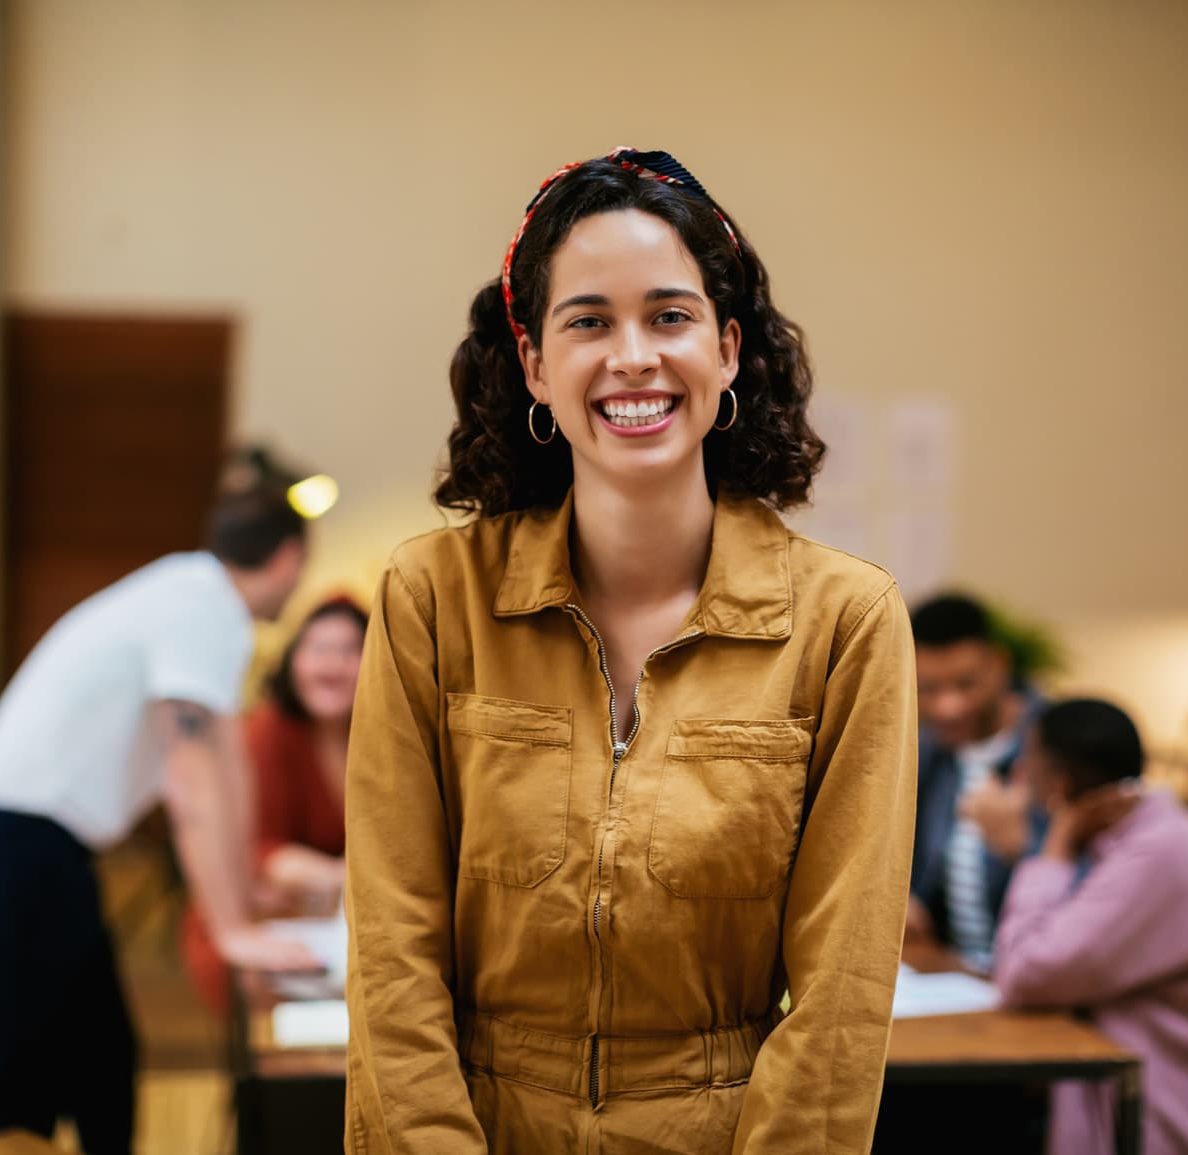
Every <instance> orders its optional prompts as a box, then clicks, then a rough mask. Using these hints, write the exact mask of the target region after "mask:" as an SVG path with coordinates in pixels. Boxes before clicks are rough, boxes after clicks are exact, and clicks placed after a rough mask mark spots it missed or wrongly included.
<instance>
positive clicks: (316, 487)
mask: <svg viewBox="0 0 1188 1155" xmlns="http://www.w3.org/2000/svg"><path fill="white" fill-rule="evenodd" d="M337 500H338V482H337V481H335V480H334V478H333V477H331V476H330V475H329V474H326V473H315V474H314V475H313V477H306V478H304V479H303V480H301V481H299V482H297V484H296V485H290V486H289V504H290V505H291V506H292V507H293V508H294V509H295V510H296V511H297V512H298V513H299V514H301V516H302V517H307V518H309V519H311V520H312V519H313V518H315V517H321V516H322V514H324V513H325V512H326V511H327V510H328V509H330V508H331V507H332V506H333V505H334V503H335V502H336V501H337Z"/></svg>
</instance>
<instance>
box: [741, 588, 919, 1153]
mask: <svg viewBox="0 0 1188 1155" xmlns="http://www.w3.org/2000/svg"><path fill="white" fill-rule="evenodd" d="M856 613H857V620H856V621H853V620H852V619H851V621H852V624H848V625H847V622H846V620H845V619H843V621H842V623H841V626H840V631H839V632H840V638H841V640H840V643H839V644H838V645H837V647H836V649H835V656H834V658H833V661H832V669H831V672H830V673H829V675H828V678H827V680H826V684H825V690H824V695H823V698H822V705H821V716H820V719H819V722H818V727H817V734H816V741H815V744H814V750H813V755H812V759H811V761H810V764H809V783H808V788H807V790H808V797H807V799H806V803H807V805H808V807H809V809H808V816H807V818H806V820H805V822H804V826H803V831H802V835H801V843H800V848H799V852H798V854H797V857H796V861H795V864H794V867H793V870H792V878H791V882H790V885H789V890H788V897H787V904H786V907H785V910H784V929H783V955H784V965H785V968H786V970H787V975H788V985H789V993H790V997H791V1010H790V1012H789V1014H788V1016H787V1017H786V1018H785V1019H784V1020H783V1021H782V1022H780V1023H779V1025H778V1026H777V1027H776V1028H775V1030H774V1031H773V1032H772V1034H771V1035H770V1036H769V1037H768V1038H767V1040H766V1041H765V1042H764V1044H763V1046H762V1047H761V1048H760V1050H759V1054H758V1056H757V1058H756V1062H755V1068H754V1071H753V1072H752V1076H751V1082H750V1085H749V1087H748V1089H747V1092H746V1095H745V1098H744V1100H743V1107H742V1114H741V1117H740V1120H739V1124H738V1129H737V1131H736V1133H735V1140H734V1153H735V1155H760V1153H762V1155H775V1153H776V1152H779V1153H780V1155H809V1153H810V1152H811V1153H812V1155H825V1153H826V1152H828V1153H829V1155H842V1153H843V1152H844V1153H847V1155H849V1153H854V1155H859V1153H861V1152H865V1151H868V1150H869V1149H870V1144H871V1140H872V1136H873V1132H874V1123H875V1117H876V1115H877V1112H878V1106H879V1096H880V1092H881V1089H882V1083H883V1068H884V1065H885V1063H886V1057H887V1044H888V1039H889V1036H890V1028H891V1003H892V999H893V996H894V993H895V980H896V975H897V973H898V967H899V956H900V950H901V947H902V942H903V926H904V917H905V914H906V910H907V899H908V880H909V875H910V870H911V859H912V840H913V828H914V820H915V794H916V777H917V768H916V677H915V659H914V650H913V645H912V634H911V625H910V622H909V620H908V616H907V611H906V610H905V608H904V605H903V601H902V599H901V597H900V596H899V591H898V589H897V588H896V587H895V585H894V583H891V584H889V585H888V586H886V587H884V588H883V589H882V591H881V592H879V593H876V594H875V595H874V598H873V601H870V602H868V603H867V604H866V605H865V606H864V605H863V604H862V603H859V604H858V606H857V608H856Z"/></svg>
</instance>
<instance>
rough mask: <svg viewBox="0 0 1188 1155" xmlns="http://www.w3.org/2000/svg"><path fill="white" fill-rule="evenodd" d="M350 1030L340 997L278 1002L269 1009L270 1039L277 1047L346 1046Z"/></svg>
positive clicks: (344, 1004)
mask: <svg viewBox="0 0 1188 1155" xmlns="http://www.w3.org/2000/svg"><path fill="white" fill-rule="evenodd" d="M349 1034H350V1023H349V1021H348V1019H347V1005H346V1002H345V1001H344V1000H343V999H317V1000H315V1001H313V1002H306V1003H279V1004H278V1005H277V1006H275V1007H274V1008H273V1010H272V1039H273V1042H275V1043H276V1045H277V1046H278V1047H345V1046H346V1044H347V1037H348V1036H349Z"/></svg>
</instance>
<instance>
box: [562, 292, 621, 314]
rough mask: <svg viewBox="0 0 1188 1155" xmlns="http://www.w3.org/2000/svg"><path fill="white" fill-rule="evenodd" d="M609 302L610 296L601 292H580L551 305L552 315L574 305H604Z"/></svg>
mask: <svg viewBox="0 0 1188 1155" xmlns="http://www.w3.org/2000/svg"><path fill="white" fill-rule="evenodd" d="M609 304H610V298H609V297H604V296H602V294H601V293H580V294H579V295H578V296H576V297H566V298H565V300H564V301H561V302H559V303H558V304H557V305H555V306H554V307H553V316H554V317H555V316H556V315H557V314H558V313H560V312H561V311H562V310H563V309H572V308H573V306H574V305H601V306H606V305H609Z"/></svg>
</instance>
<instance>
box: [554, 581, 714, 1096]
mask: <svg viewBox="0 0 1188 1155" xmlns="http://www.w3.org/2000/svg"><path fill="white" fill-rule="evenodd" d="M565 608H566V609H567V610H569V611H570V613H572V614H573V615H574V616H575V617H577V618H578V619H580V620H581V621H582V623H583V624H584V625H585V627H586V629H588V630H589V631H590V633H591V634H593V635H594V641H595V642H596V643H597V644H598V667H599V669H600V670H601V671H602V677H603V679H604V680H605V681H606V688H607V690H608V691H609V692H610V733H611V758H612V761H611V777H610V789H609V790H608V792H607V795H608V801H609V799H610V798H611V797H613V796H614V792H615V777H616V775H617V774H618V772H619V763H620V762H621V761H622V760H623V755H624V754H626V753H627V748H628V747H629V746H630V745H631V742H632V740H633V739H634V738H635V735H636V732H637V731H638V730H639V722H640V718H639V688H640V686H642V685H643V679H644V672H645V671H646V670H647V667H648V662H650V661H651V660H652V659H653V658H654V657H656V656H657V655H658V654H663V653H666V652H667V651H668V650H672V649H675V648H676V647H677V646H680V645H683V644H684V643H685V642H688V641H692V640H693V639H694V638H698V637H700V636H701V634H702V633H703V631H702V630H694V631H692V632H691V633H688V634H684V635H682V636H681V637H679V638H676V639H674V640H673V641H671V642H666V643H665V644H664V645H662V646H657V647H656V649H654V650H653V651H652V652H651V653H650V654H648V656H647V657H646V658H644V661H643V665H642V666H641V667H640V670H639V677H638V678H636V679H635V689H634V690H633V691H632V694H631V715H632V718H631V732H630V733H629V734H628V735H627V741H625V742H620V741H619V721H618V710H617V709H616V708H615V707H616V700H615V684H614V682H613V681H612V680H611V676H610V666H609V665H608V663H607V660H606V645H605V644H604V643H603V641H602V635H601V634H600V633H599V632H598V627H597V626H596V625H595V624H594V623H593V622H592V621H591V620H590V618H589V615H588V614H587V613H586V611H585V610H583V609H582V607H581V606H579V605H577V604H576V603H574V602H569V603H568V604H567V605H566V607H565ZM605 849H606V838H605V836H604V837H603V840H602V842H600V843H599V846H598V874H597V876H596V877H597V879H598V893H597V894H595V896H594V916H593V921H594V937H595V938H596V939H601V937H602V862H603V854H604V852H605ZM601 1050H602V1046H601V1040H600V1039H599V1037H598V1035H597V1034H595V1035H594V1036H593V1037H592V1038H591V1040H590V1105H591V1106H592V1107H595V1108H596V1107H597V1106H598V1092H599V1072H598V1065H599V1059H600V1055H601Z"/></svg>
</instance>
